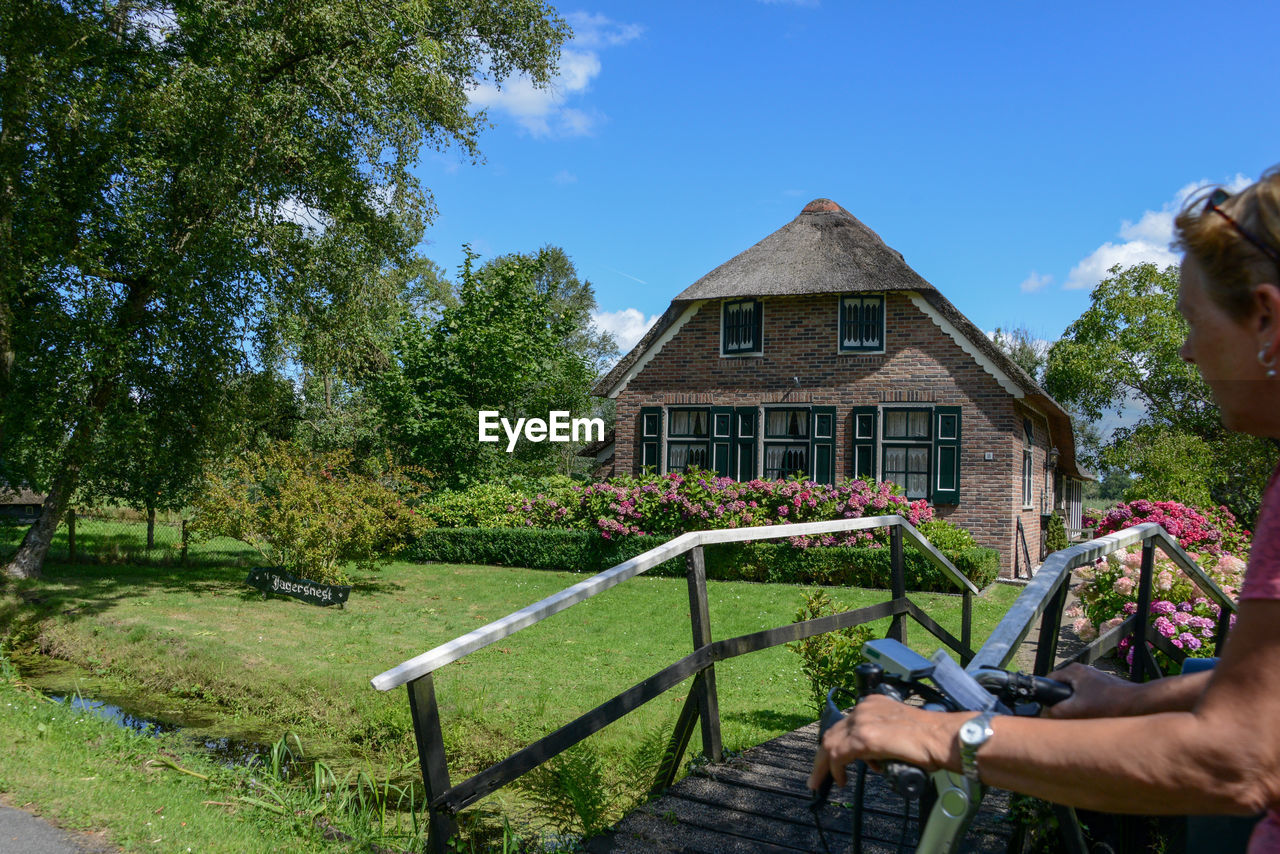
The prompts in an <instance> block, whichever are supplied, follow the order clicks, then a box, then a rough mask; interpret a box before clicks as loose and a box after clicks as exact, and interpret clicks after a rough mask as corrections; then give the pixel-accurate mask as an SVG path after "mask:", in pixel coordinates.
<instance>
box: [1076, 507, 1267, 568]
mask: <svg viewBox="0 0 1280 854" xmlns="http://www.w3.org/2000/svg"><path fill="white" fill-rule="evenodd" d="M1094 519H1097V522H1096V527H1095V531H1094V536H1098V537H1101V536H1103V535H1104V534H1112V533H1115V532H1116V531H1120V530H1123V529H1124V528H1131V527H1133V526H1134V525H1141V524H1143V523H1145V522H1158V523H1159V524H1160V525H1162V526H1163V527H1164V529H1165V530H1166V531H1168V532H1169V533H1170V534H1171V535H1172V536H1173V537H1174V538H1176V539H1177V541H1178V543H1179V545H1181V546H1182V547H1183V548H1184V549H1186V550H1187V551H1196V552H1208V553H1209V554H1215V555H1216V554H1222V553H1223V552H1224V551H1226V552H1230V553H1235V554H1239V553H1241V552H1244V551H1247V550H1248V544H1249V541H1250V537H1249V532H1248V531H1245V530H1242V529H1241V528H1240V526H1239V525H1238V524H1237V523H1236V519H1235V517H1234V516H1232V515H1231V512H1230V511H1228V510H1227V509H1226V508H1225V507H1219V508H1217V509H1216V510H1212V511H1209V512H1207V513H1206V512H1204V511H1201V510H1199V509H1197V508H1195V507H1189V506H1187V505H1185V504H1179V503H1178V502H1176V501H1147V500H1146V499H1139V500H1137V501H1131V502H1129V503H1128V504H1125V503H1124V502H1121V503H1119V504H1117V505H1116V506H1115V507H1112V508H1111V509H1110V510H1108V511H1106V513H1104V514H1102V515H1101V517H1100V518H1099V517H1097V516H1093V515H1091V516H1090V519H1089V521H1090V522H1092V521H1093V520H1094ZM1086 524H1088V523H1086Z"/></svg>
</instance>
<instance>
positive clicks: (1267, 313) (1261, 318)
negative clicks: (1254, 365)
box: [1253, 282, 1280, 358]
mask: <svg viewBox="0 0 1280 854" xmlns="http://www.w3.org/2000/svg"><path fill="white" fill-rule="evenodd" d="M1253 306H1254V329H1255V330H1256V331H1257V333H1258V345H1259V347H1261V348H1262V350H1263V352H1267V353H1271V354H1272V357H1273V358H1275V357H1277V356H1280V285H1276V284H1273V283H1271V282H1264V283H1262V284H1261V285H1255V286H1254V289H1253Z"/></svg>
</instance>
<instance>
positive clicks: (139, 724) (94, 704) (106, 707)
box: [48, 694, 182, 735]
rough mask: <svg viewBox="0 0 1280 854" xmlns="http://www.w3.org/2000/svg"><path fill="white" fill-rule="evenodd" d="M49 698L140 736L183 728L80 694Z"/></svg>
mask: <svg viewBox="0 0 1280 854" xmlns="http://www.w3.org/2000/svg"><path fill="white" fill-rule="evenodd" d="M48 697H49V699H51V700H57V701H58V702H59V703H67V702H69V703H70V704H71V708H73V709H80V710H82V711H86V712H89V713H90V714H92V715H95V716H96V717H99V718H102V719H103V720H106V721H110V722H111V723H113V724H115V725H116V726H119V727H123V728H124V729H131V730H133V731H134V732H136V733H138V735H162V734H164V733H166V732H177V731H178V730H180V729H181V728H182V727H180V726H178V725H177V724H175V723H169V722H167V721H160V720H155V719H153V718H144V717H142V716H141V715H135V714H131V713H130V712H126V711H125V710H124V709H122V708H120V707H119V706H116V705H112V704H111V703H106V702H103V701H102V700H90V699H87V698H85V697H81V696H79V695H78V694H76V695H72V696H70V697H65V696H59V695H57V694H49V695H48Z"/></svg>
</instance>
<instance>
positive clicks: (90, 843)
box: [0, 806, 116, 854]
mask: <svg viewBox="0 0 1280 854" xmlns="http://www.w3.org/2000/svg"><path fill="white" fill-rule="evenodd" d="M114 851H116V849H114V848H111V847H110V846H108V845H106V844H105V843H103V842H102V841H101V840H98V839H95V838H94V837H93V836H92V835H90V834H80V833H72V832H70V831H66V830H61V829H59V828H57V827H54V826H53V825H52V824H49V822H47V821H45V820H44V819H42V818H39V817H37V816H34V815H32V814H31V813H28V812H23V811H22V810H19V809H13V808H11V807H5V806H0V854H111V852H114Z"/></svg>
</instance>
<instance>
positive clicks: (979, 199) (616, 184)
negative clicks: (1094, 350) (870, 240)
mask: <svg viewBox="0 0 1280 854" xmlns="http://www.w3.org/2000/svg"><path fill="white" fill-rule="evenodd" d="M557 8H558V10H559V12H560V13H561V14H562V15H563V16H564V17H566V18H567V19H568V21H569V22H570V23H571V24H572V25H573V27H574V30H575V33H576V37H575V39H574V41H573V42H572V43H570V44H568V45H566V47H565V49H564V51H563V54H562V58H561V73H560V76H559V77H558V78H557V80H556V83H555V85H554V86H553V87H552V88H551V89H550V90H542V91H539V90H535V89H533V88H532V87H530V86H528V85H527V83H525V82H523V81H513V82H512V83H510V84H509V85H507V86H505V87H504V88H503V89H502V90H501V91H498V90H495V89H493V88H492V87H488V86H485V87H482V88H480V89H479V90H477V91H476V93H475V97H474V100H475V101H476V102H477V103H482V104H484V105H486V108H487V110H488V115H489V118H490V120H491V122H492V123H493V125H494V127H493V128H492V129H491V130H489V131H487V132H486V133H485V134H483V135H482V137H481V140H480V145H481V149H482V151H483V154H484V158H485V160H484V162H483V163H480V164H472V163H470V162H469V161H468V160H467V159H466V158H464V157H463V156H462V155H460V154H459V153H457V152H455V151H451V152H446V153H443V154H440V153H427V154H424V157H423V160H422V164H421V166H420V168H419V170H418V171H419V175H420V177H421V179H422V181H423V183H424V185H425V186H426V187H428V188H430V189H431V190H432V191H433V193H434V195H435V201H436V204H437V206H438V209H439V214H438V216H437V218H436V220H435V221H434V223H433V224H432V225H431V226H430V227H429V228H428V230H427V233H426V235H425V243H424V246H423V251H424V253H425V254H426V255H428V256H429V257H431V258H432V259H434V260H435V261H436V262H437V263H439V264H441V265H442V266H443V267H444V268H445V270H446V272H449V273H453V272H454V271H455V270H456V268H457V266H458V264H459V263H460V261H461V258H462V250H461V246H462V244H463V243H468V244H470V245H471V246H472V247H473V249H474V250H476V251H477V252H479V253H480V254H481V255H482V256H485V257H489V256H493V255H496V254H503V253H508V252H520V251H531V250H535V249H537V248H538V247H539V246H542V245H545V244H554V245H558V246H561V247H563V248H564V249H565V250H566V251H567V252H568V253H569V255H570V257H572V258H573V260H574V262H575V264H576V265H577V268H578V271H579V274H580V275H582V276H584V277H585V278H588V279H589V280H590V281H591V282H592V283H593V285H594V286H595V290H596V297H597V300H598V302H599V304H600V309H601V315H600V317H599V322H600V324H601V325H602V326H604V327H606V328H609V329H611V330H613V331H614V332H615V333H616V334H618V336H619V338H620V343H621V344H623V346H624V350H625V348H626V347H627V346H628V345H629V344H630V343H632V342H633V341H634V340H635V339H636V338H637V337H638V336H639V334H640V333H641V332H642V331H643V328H644V322H650V321H652V319H653V318H654V317H655V316H656V315H658V314H660V313H661V312H662V311H663V310H664V309H665V308H666V307H667V305H668V304H669V302H670V300H671V298H672V297H673V296H675V295H676V294H677V293H679V292H680V291H681V290H683V289H684V288H685V287H687V286H688V285H690V284H692V283H693V282H694V281H695V280H697V279H698V278H699V277H701V276H702V275H704V274H705V273H707V272H708V271H710V270H711V269H713V268H714V267H716V266H717V265H718V264H720V263H721V262H723V261H726V260H728V259H729V258H730V257H732V256H733V255H735V254H737V253H738V252H741V251H742V250H744V249H746V248H747V247H749V246H751V245H752V244H754V243H755V242H756V241H758V240H760V239H761V238H763V237H764V236H766V235H767V234H769V233H770V232H772V231H774V230H776V229H778V228H780V227H781V226H783V225H785V224H786V223H787V222H789V221H790V220H791V219H792V218H793V217H795V215H796V214H798V213H799V212H800V209H801V208H802V207H803V206H804V205H805V203H807V202H808V201H810V200H811V199H814V198H818V197H826V198H831V199H834V200H835V201H837V202H839V203H840V204H841V205H843V206H844V207H845V208H846V209H847V210H849V211H850V212H851V213H852V214H853V215H854V216H856V217H858V218H859V219H861V220H862V221H863V222H864V223H866V224H867V225H868V226H870V227H871V228H872V229H873V230H875V231H876V232H877V233H878V234H879V235H880V236H881V237H882V238H883V239H884V240H885V242H886V243H888V244H889V245H890V246H892V247H894V248H895V249H897V250H899V251H900V252H902V253H903V255H904V256H905V257H906V260H907V263H908V264H910V265H911V266H912V267H913V268H915V270H916V271H917V272H919V273H920V274H921V275H922V276H924V278H925V279H927V280H928V281H930V282H931V283H933V284H934V285H935V286H936V287H937V288H938V289H939V290H941V291H942V292H943V293H944V294H945V295H946V296H947V297H948V298H949V299H950V300H951V301H952V302H953V303H955V304H956V306H957V307H958V308H959V309H960V310H961V311H963V312H964V313H965V314H966V315H968V316H969V318H970V319H971V320H973V321H974V322H975V323H976V324H978V325H979V326H980V327H981V328H983V329H986V330H988V331H990V330H992V329H994V328H995V327H997V326H1000V327H1005V328H1009V327H1014V326H1020V325H1021V326H1026V327H1028V328H1029V329H1030V330H1031V331H1032V332H1033V333H1035V334H1036V335H1038V336H1039V337H1042V338H1046V339H1049V340H1053V339H1056V338H1057V337H1058V336H1059V335H1060V334H1061V333H1062V331H1063V330H1064V329H1065V328H1066V326H1067V325H1068V324H1069V323H1070V322H1071V321H1072V320H1074V319H1075V318H1076V317H1077V316H1079V314H1080V313H1081V312H1082V311H1083V310H1084V309H1085V308H1086V307H1087V306H1088V295H1089V289H1090V288H1091V287H1092V285H1093V284H1095V283H1096V282H1097V281H1098V278H1099V277H1100V275H1101V274H1102V272H1103V271H1104V270H1105V269H1106V267H1108V266H1110V264H1112V263H1116V262H1124V263H1135V262H1137V261H1141V260H1156V261H1162V262H1169V261H1174V260H1176V256H1174V255H1173V254H1172V253H1171V252H1170V251H1169V249H1168V246H1167V244H1168V240H1169V224H1170V219H1171V213H1172V211H1173V210H1174V209H1175V207H1176V205H1177V204H1178V201H1179V199H1180V198H1181V197H1182V196H1183V195H1184V194H1185V193H1186V192H1188V191H1189V190H1190V189H1193V188H1195V187H1198V186H1200V185H1202V184H1204V183H1207V182H1213V183H1224V184H1228V185H1237V186H1238V185H1240V184H1242V183H1244V182H1246V181H1247V180H1248V179H1251V178H1256V177H1257V176H1258V175H1259V174H1260V173H1261V172H1262V171H1263V170H1264V169H1266V168H1267V167H1268V166H1271V165H1274V164H1276V163H1280V109H1277V108H1276V103H1275V97H1276V92H1277V84H1280V51H1277V50H1276V47H1275V39H1276V34H1277V31H1278V27H1277V25H1278V24H1280V5H1277V4H1275V3H1274V2H1265V3H1261V2H1260V3H1243V2H1242V3H1233V4H1206V3H1169V2H1165V3H1105V4H1104V3H1090V4H1084V3H1075V2H1071V3H1054V4H1042V3H1032V2H990V3H955V2H949V3H941V2H939V3H916V2H898V3H890V2H875V3H872V2H835V1H834V0H815V1H814V2H798V1H797V2H759V0H736V2H727V1H726V2H705V3H691V2H683V3H669V2H661V0H655V2H646V3H620V2H619V3H593V4H591V5H586V6H578V5H571V4H561V5H559V6H558V7H557Z"/></svg>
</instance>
